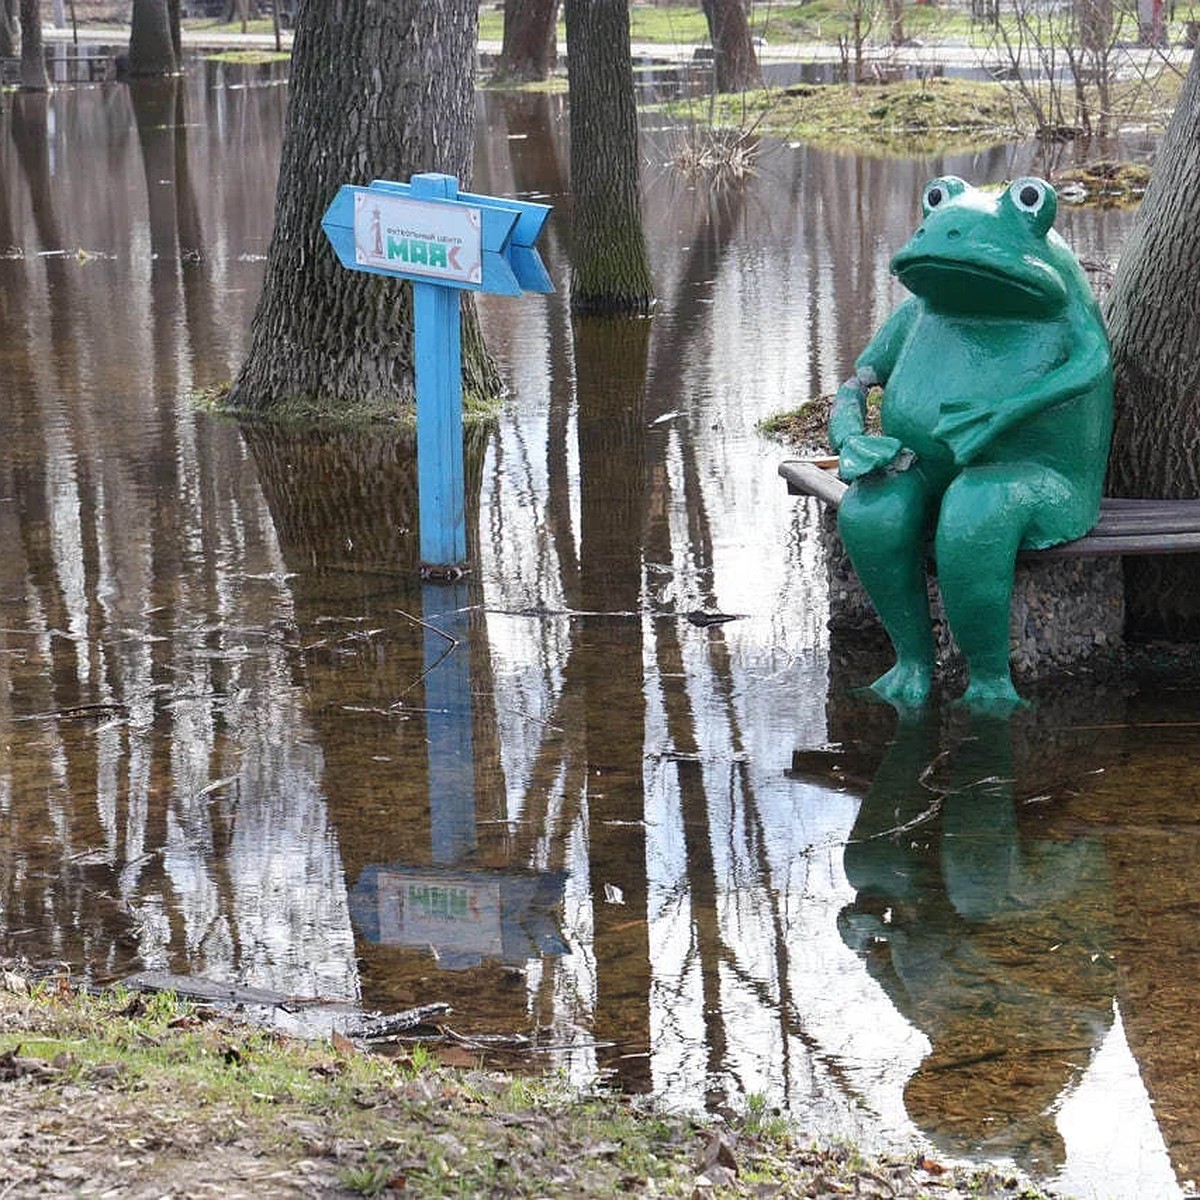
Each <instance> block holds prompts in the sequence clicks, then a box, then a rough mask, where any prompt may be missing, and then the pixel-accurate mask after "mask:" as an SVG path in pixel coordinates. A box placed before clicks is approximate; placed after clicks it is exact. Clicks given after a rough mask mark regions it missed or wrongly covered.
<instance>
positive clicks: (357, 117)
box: [229, 0, 498, 413]
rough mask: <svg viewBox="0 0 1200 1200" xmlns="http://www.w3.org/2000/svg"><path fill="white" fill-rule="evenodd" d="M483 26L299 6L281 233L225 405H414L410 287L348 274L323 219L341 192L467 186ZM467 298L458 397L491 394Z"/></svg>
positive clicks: (448, 9) (444, 15)
mask: <svg viewBox="0 0 1200 1200" xmlns="http://www.w3.org/2000/svg"><path fill="white" fill-rule="evenodd" d="M477 18H478V5H477V4H476V2H475V0H389V2H388V3H387V4H363V3H361V0H329V2H328V3H327V4H315V3H304V4H301V5H300V7H299V9H298V11H297V15H296V34H295V43H294V47H293V51H292V76H291V85H290V86H291V90H290V98H289V101H288V113H287V129H286V133H285V135H284V144H283V151H282V161H281V165H280V173H279V187H278V190H277V193H276V199H275V231H274V236H273V237H272V239H271V248H270V252H269V255H268V259H267V269H266V277H265V279H264V282H263V292H262V295H261V297H260V298H259V302H258V309H257V311H256V312H255V314H254V322H253V325H252V327H251V341H250V349H249V353H248V356H247V358H246V361H245V363H244V365H243V366H242V370H241V373H240V375H239V376H238V378H237V381H236V382H235V383H234V386H233V390H232V392H231V393H230V397H229V404H230V407H232V408H234V409H237V410H240V411H243V412H253V413H268V412H272V411H274V412H280V411H281V410H282V408H283V406H284V405H287V406H289V407H290V408H300V409H306V408H307V409H310V410H318V411H319V410H321V409H325V410H326V411H327V410H329V409H330V408H342V407H345V406H347V405H356V406H360V407H361V406H370V407H372V408H376V409H379V410H381V411H384V412H391V413H395V412H396V411H398V410H399V409H400V408H401V407H402V406H404V405H407V404H410V403H411V402H412V400H413V397H414V395H415V392H414V382H413V338H412V328H411V325H412V319H411V314H412V292H411V289H410V288H409V287H408V285H407V284H403V285H402V284H400V283H398V282H397V281H396V280H395V279H389V278H386V277H383V276H379V275H369V274H365V273H363V272H360V271H351V270H347V269H346V268H345V267H343V266H342V265H341V264H340V263H339V262H338V260H337V258H336V256H335V255H334V253H333V250H332V249H331V248H330V246H329V243H328V242H327V240H326V238H325V235H324V233H323V232H322V231H321V217H322V216H323V214H324V212H325V210H326V208H328V206H329V203H330V201H331V200H332V199H333V197H334V194H335V193H336V192H337V190H338V187H339V186H340V185H342V184H344V183H357V184H367V183H370V182H371V180H373V179H393V180H398V181H402V182H403V181H407V180H408V178H409V177H410V176H411V175H412V174H414V173H416V172H423V171H439V172H443V173H445V174H448V175H455V176H457V177H458V178H459V179H460V180H462V181H463V183H464V184H465V183H466V176H467V173H468V167H469V164H470V161H471V150H472V132H473V118H474V100H475V98H474V78H473V76H474V62H475V40H476V33H477ZM363 80H373V81H374V83H373V84H372V86H370V87H364V86H363ZM468 299H469V298H468V297H464V307H463V311H464V314H465V317H464V323H465V328H464V337H463V365H464V371H463V389H464V393H465V394H467V395H470V394H475V395H493V394H495V392H496V391H497V390H498V379H497V375H496V370H495V366H494V364H493V363H492V362H491V360H490V359H489V358H488V356H487V354H486V351H485V350H484V349H483V345H482V341H481V339H480V338H479V336H478V333H477V331H476V329H475V326H474V308H473V306H472V305H471V304H470V303H468V302H467V300H468Z"/></svg>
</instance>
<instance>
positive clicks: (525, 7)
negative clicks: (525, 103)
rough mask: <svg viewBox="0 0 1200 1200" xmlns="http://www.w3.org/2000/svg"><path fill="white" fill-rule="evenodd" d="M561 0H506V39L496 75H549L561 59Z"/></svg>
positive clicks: (525, 79)
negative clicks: (559, 1)
mask: <svg viewBox="0 0 1200 1200" xmlns="http://www.w3.org/2000/svg"><path fill="white" fill-rule="evenodd" d="M557 22H558V0H505V5H504V40H503V41H502V43H501V45H500V60H499V62H497V64H496V71H495V77H496V78H497V79H505V80H520V81H523V82H528V81H534V80H542V79H549V78H550V76H551V75H552V74H553V72H554V67H555V64H556V62H557V60H558V37H557V33H556V29H555V26H556V24H557Z"/></svg>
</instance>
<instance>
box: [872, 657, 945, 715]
mask: <svg viewBox="0 0 1200 1200" xmlns="http://www.w3.org/2000/svg"><path fill="white" fill-rule="evenodd" d="M871 691H873V692H874V693H875V694H876V695H877V696H879V697H880V698H881V699H883V700H886V701H887V702H888V703H889V704H891V705H893V706H894V707H896V708H898V709H907V708H920V707H921V706H922V705H924V704H927V703H928V702H929V696H930V693H931V692H932V691H933V667H932V665H931V664H930V663H925V662H906V661H904V660H900V661H898V662H897V663H896V665H895V666H894V667H893V668H892V669H891V670H890V671H888V672H886V673H885V674H883V675H881V676H880V677H879V678H878V679H877V680H875V682H874V683H873V684H871Z"/></svg>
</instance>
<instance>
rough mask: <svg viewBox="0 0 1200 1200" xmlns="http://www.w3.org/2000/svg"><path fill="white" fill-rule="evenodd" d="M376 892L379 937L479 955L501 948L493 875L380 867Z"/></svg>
mask: <svg viewBox="0 0 1200 1200" xmlns="http://www.w3.org/2000/svg"><path fill="white" fill-rule="evenodd" d="M376 894H377V901H378V906H379V940H380V941H381V942H386V943H391V944H393V945H400V946H422V945H430V946H436V947H437V948H438V950H439V951H440V950H454V951H458V952H461V953H466V954H476V955H479V956H480V957H482V958H498V957H499V956H500V954H501V952H502V951H503V937H502V935H501V931H500V882H499V880H495V879H489V880H477V879H476V880H472V879H469V878H462V879H454V878H440V877H438V876H429V875H420V874H406V873H405V874H401V873H398V872H393V871H385V872H381V873H380V875H379V877H378V888H377V893H376Z"/></svg>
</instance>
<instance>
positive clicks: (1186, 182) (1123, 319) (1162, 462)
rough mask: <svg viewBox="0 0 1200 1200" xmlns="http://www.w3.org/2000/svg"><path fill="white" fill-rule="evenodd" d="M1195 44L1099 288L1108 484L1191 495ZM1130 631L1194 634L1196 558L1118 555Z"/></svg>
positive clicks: (1198, 231)
mask: <svg viewBox="0 0 1200 1200" xmlns="http://www.w3.org/2000/svg"><path fill="white" fill-rule="evenodd" d="M1198 178H1200V54H1197V55H1193V58H1192V66H1191V70H1190V71H1189V72H1188V77H1187V80H1186V82H1185V84H1184V88H1183V92H1182V94H1181V95H1180V97H1179V104H1178V106H1177V108H1176V109H1175V116H1174V118H1173V119H1172V121H1171V125H1170V128H1169V129H1168V130H1167V133H1166V136H1165V137H1164V139H1163V142H1162V146H1161V148H1160V150H1159V154H1158V159H1157V161H1156V163H1155V166H1154V174H1153V177H1152V178H1151V181H1150V186H1149V188H1148V189H1147V191H1146V196H1145V198H1144V199H1143V201H1142V204H1141V207H1140V209H1139V210H1138V213H1137V217H1136V219H1135V221H1134V226H1133V231H1132V233H1131V235H1130V238H1129V241H1128V243H1127V244H1126V246H1125V250H1124V252H1123V253H1122V255H1121V260H1120V262H1119V263H1118V265H1117V275H1116V280H1115V282H1114V285H1113V290H1112V293H1111V294H1110V296H1109V298H1108V304H1107V317H1108V325H1109V333H1110V336H1111V338H1112V344H1113V367H1114V371H1115V400H1116V420H1115V424H1114V428H1113V448H1112V457H1111V461H1110V465H1109V491H1110V493H1111V494H1113V495H1119V496H1149V497H1154V498H1179V497H1197V496H1200V453H1198V452H1197V446H1200V191H1197V189H1196V186H1195V184H1196V180H1197V179H1198ZM1125 566H1126V589H1125V590H1126V607H1127V612H1128V615H1129V622H1130V632H1131V633H1132V634H1134V635H1135V636H1137V635H1140V636H1146V637H1159V636H1166V637H1172V638H1186V639H1188V640H1194V639H1197V638H1200V556H1197V555H1180V556H1175V555H1172V556H1164V557H1160V558H1155V559H1128V560H1126V564H1125Z"/></svg>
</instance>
